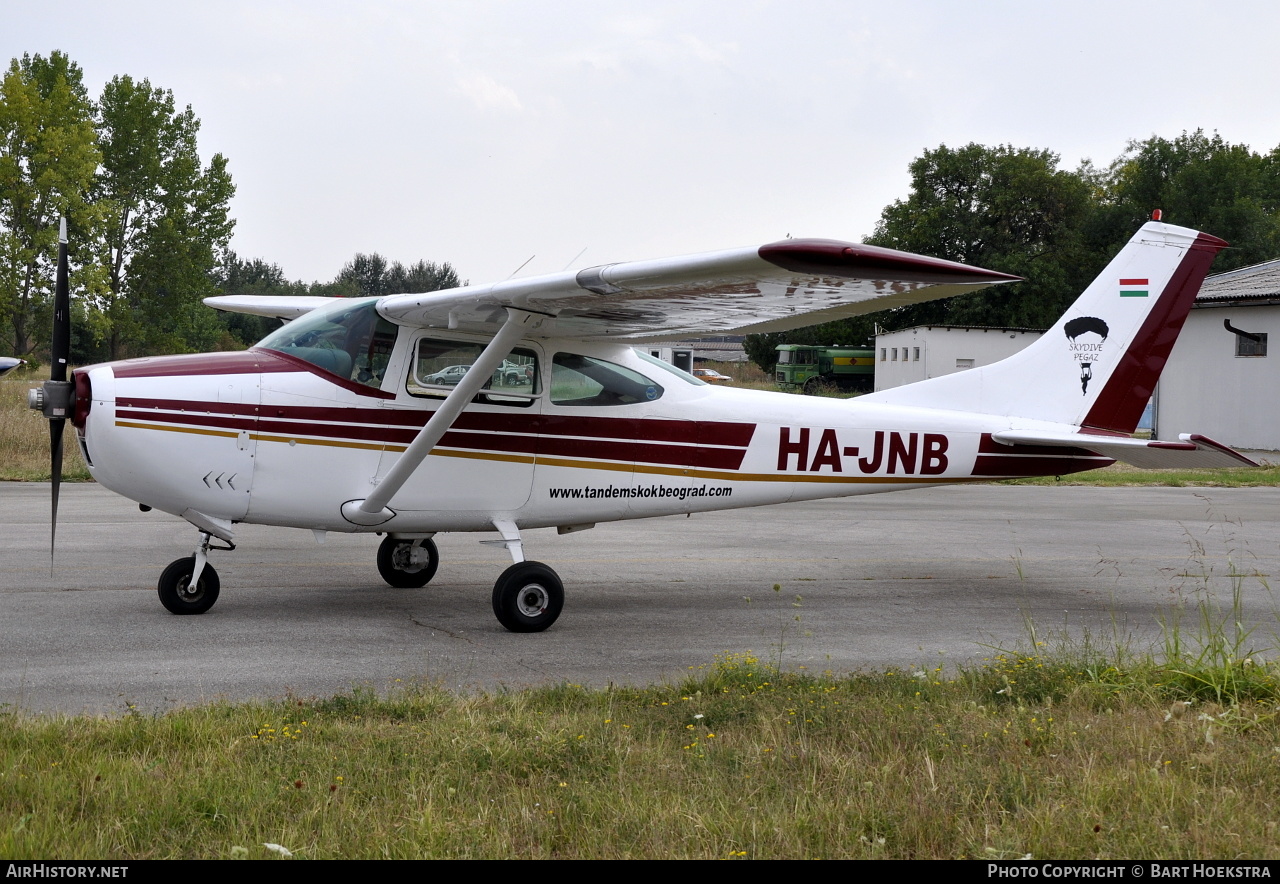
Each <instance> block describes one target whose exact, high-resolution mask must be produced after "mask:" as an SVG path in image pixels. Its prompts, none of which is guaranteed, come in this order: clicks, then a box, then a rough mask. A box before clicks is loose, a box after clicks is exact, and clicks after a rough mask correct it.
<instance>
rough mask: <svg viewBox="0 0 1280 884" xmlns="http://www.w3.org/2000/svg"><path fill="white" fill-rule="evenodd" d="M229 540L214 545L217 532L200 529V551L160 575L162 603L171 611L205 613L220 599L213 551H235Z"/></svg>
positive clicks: (176, 612)
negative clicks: (211, 561)
mask: <svg viewBox="0 0 1280 884" xmlns="http://www.w3.org/2000/svg"><path fill="white" fill-rule="evenodd" d="M235 548H236V545H235V544H234V543H231V542H230V541H229V540H228V541H226V542H225V545H224V546H214V545H213V535H211V534H210V533H209V532H208V531H201V532H200V544H199V546H197V547H196V554H195V555H193V556H187V557H186V558H185V559H178V560H177V561H174V562H170V563H169V567H167V568H165V569H164V571H163V572H162V573H161V574H160V582H159V583H157V584H156V592H157V593H158V594H159V595H160V604H162V605H164V606H165V608H166V609H167V610H168V611H169V613H171V614H203V613H204V612H205V611H207V610H209V609H210V608H212V607H213V603H214V602H216V601H217V600H218V589H219V588H220V587H219V582H218V572H217V571H215V570H213V568H212V566H210V565H209V550H211V549H222V550H233V549H235Z"/></svg>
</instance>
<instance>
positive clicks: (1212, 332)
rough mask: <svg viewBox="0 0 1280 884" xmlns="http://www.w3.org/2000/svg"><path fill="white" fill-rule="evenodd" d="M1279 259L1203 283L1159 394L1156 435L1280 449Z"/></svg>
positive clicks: (1272, 449)
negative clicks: (1272, 348)
mask: <svg viewBox="0 0 1280 884" xmlns="http://www.w3.org/2000/svg"><path fill="white" fill-rule="evenodd" d="M1272 332H1275V333H1278V334H1280V259H1277V260H1274V261H1267V262H1265V263H1263V264H1255V265H1253V266H1252V267H1242V268H1241V269H1239V270H1232V271H1230V272H1228V273H1220V274H1218V275H1216V276H1211V277H1209V278H1208V279H1206V280H1205V281H1204V285H1203V286H1202V287H1201V288H1200V294H1199V296H1198V297H1197V298H1196V302H1195V305H1194V306H1193V307H1192V310H1191V313H1190V315H1188V316H1187V323H1186V325H1185V326H1184V327H1183V329H1182V334H1181V335H1180V336H1179V337H1178V342H1177V344H1175V345H1174V348H1173V352H1172V353H1171V354H1170V356H1169V362H1168V364H1167V365H1166V366H1165V369H1164V374H1162V375H1161V377H1160V384H1159V386H1158V387H1157V388H1156V427H1155V430H1156V432H1155V435H1156V436H1157V437H1158V438H1160V439H1176V438H1178V434H1179V433H1200V434H1202V435H1205V436H1208V437H1209V438H1211V439H1214V440H1216V441H1218V442H1222V443H1224V444H1226V445H1231V446H1233V447H1236V448H1252V449H1261V450H1266V451H1278V450H1280V408H1277V400H1278V398H1280V365H1278V364H1277V359H1280V353H1277V354H1276V356H1274V357H1273V356H1271V355H1270V353H1269V352H1268V342H1269V339H1270V335H1271V333H1272Z"/></svg>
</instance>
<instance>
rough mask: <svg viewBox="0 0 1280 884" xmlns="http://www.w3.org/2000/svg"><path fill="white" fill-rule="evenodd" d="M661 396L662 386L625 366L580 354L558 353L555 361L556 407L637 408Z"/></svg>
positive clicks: (552, 380) (552, 392) (553, 362)
mask: <svg viewBox="0 0 1280 884" xmlns="http://www.w3.org/2000/svg"><path fill="white" fill-rule="evenodd" d="M661 397H662V386H661V385H659V384H655V383H654V382H653V381H652V380H650V379H649V378H647V377H645V376H644V375H642V374H640V372H638V371H633V370H631V369H629V368H624V367H623V366H621V365H615V364H614V363H612V362H605V361H604V360H603V359H596V358H594V357H591V356H579V355H577V354H576V353H557V354H556V355H555V358H553V359H552V360H551V401H552V402H554V403H555V404H556V405H583V406H587V405H591V406H599V405H634V404H635V403H637V402H653V401H655V400H657V399H660V398H661Z"/></svg>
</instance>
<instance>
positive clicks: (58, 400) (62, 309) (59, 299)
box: [27, 218, 75, 572]
mask: <svg viewBox="0 0 1280 884" xmlns="http://www.w3.org/2000/svg"><path fill="white" fill-rule="evenodd" d="M70 356H71V292H70V287H69V284H68V282H67V219H66V218H63V219H62V222H61V224H60V225H59V227H58V273H57V277H56V279H55V282H54V290H53V340H52V342H51V344H50V353H49V358H50V363H51V366H50V369H49V380H47V381H45V382H44V383H43V384H42V385H41V386H40V388H39V389H35V390H30V391H28V393H27V405H29V406H30V407H31V408H33V409H36V410H37V411H40V412H41V413H42V414H43V415H44V416H45V417H46V418H48V419H49V468H50V480H51V483H52V492H53V494H52V514H51V518H50V529H49V570H50V571H51V572H52V570H53V549H54V544H55V543H56V541H57V536H58V491H59V489H60V488H61V486H62V433H63V431H64V430H65V429H66V425H67V418H68V417H70V415H71V409H72V404H73V399H74V396H75V393H74V390H75V387H74V385H73V384H72V383H71V382H70V381H68V380H67V360H68V359H69V358H70Z"/></svg>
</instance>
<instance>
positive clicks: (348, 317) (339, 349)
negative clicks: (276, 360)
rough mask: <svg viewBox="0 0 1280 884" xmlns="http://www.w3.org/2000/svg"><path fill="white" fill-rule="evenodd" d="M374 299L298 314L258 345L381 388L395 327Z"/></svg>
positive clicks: (351, 301) (345, 378) (348, 302)
mask: <svg viewBox="0 0 1280 884" xmlns="http://www.w3.org/2000/svg"><path fill="white" fill-rule="evenodd" d="M376 303H377V299H376V298H361V299H359V300H356V299H354V298H353V299H351V300H350V301H343V302H342V303H338V304H333V305H331V306H328V307H321V308H319V309H317V310H312V311H311V312H310V313H305V314H303V315H302V316H299V317H298V318H297V319H295V320H293V321H292V322H289V323H286V324H285V325H284V326H282V327H281V328H279V329H277V330H276V331H274V332H272V333H271V334H269V335H267V336H266V337H265V338H263V339H262V340H261V341H259V342H258V346H259V347H263V348H265V349H267V350H277V351H279V352H281V353H285V354H288V355H289V356H294V357H296V358H298V359H301V360H303V361H305V362H309V363H311V364H312V365H315V366H319V367H320V368H323V369H324V370H325V371H327V372H330V373H332V374H336V375H337V376H338V377H340V378H343V379H344V380H349V381H356V382H358V383H361V384H367V385H368V386H370V387H381V386H382V377H383V375H384V374H385V373H386V370H387V362H388V361H390V359H391V350H392V348H394V347H395V343H396V332H397V327H396V325H395V323H393V322H388V321H387V320H385V319H383V318H382V317H381V316H379V315H378V311H377V308H376V306H375V305H376Z"/></svg>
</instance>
